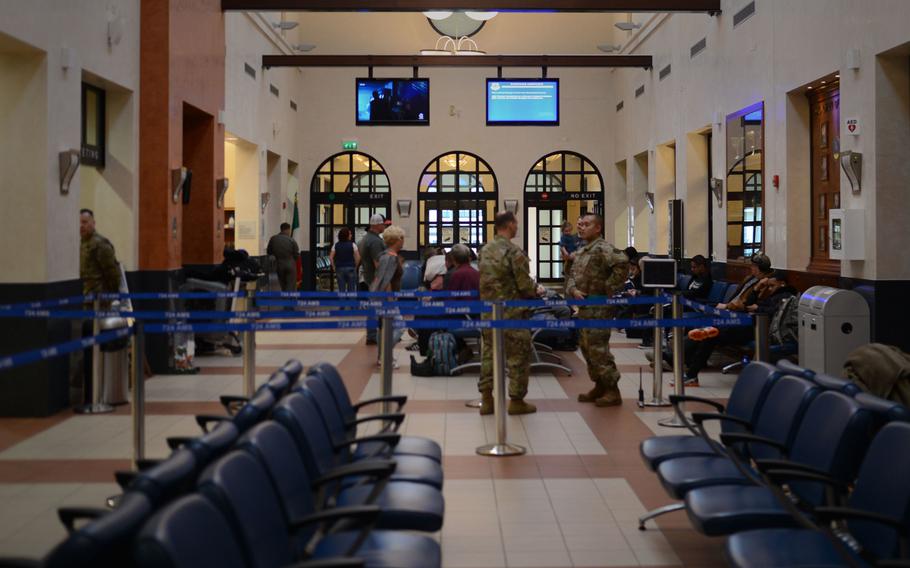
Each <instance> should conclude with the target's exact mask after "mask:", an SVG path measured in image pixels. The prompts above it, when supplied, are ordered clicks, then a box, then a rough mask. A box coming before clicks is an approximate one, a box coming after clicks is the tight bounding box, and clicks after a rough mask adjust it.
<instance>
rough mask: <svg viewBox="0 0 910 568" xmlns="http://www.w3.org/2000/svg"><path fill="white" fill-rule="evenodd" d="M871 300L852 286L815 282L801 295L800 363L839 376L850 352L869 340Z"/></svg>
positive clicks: (816, 370)
mask: <svg viewBox="0 0 910 568" xmlns="http://www.w3.org/2000/svg"><path fill="white" fill-rule="evenodd" d="M869 330H870V323H869V304H867V303H866V300H865V299H864V298H863V297H862V296H861V295H859V294H857V293H856V292H854V291H852V290H841V289H839V288H830V287H828V286H813V287H812V288H809V289H808V290H806V292H805V293H804V294H803V295H802V297H800V299H799V364H800V366H802V367H805V368H807V369H812V370H813V371H815V372H817V373H826V374H829V375H835V376H840V375H841V370H842V369H843V367H844V361H846V360H847V356H848V355H850V353H851V352H852V351H853V350H854V349H856V348H857V347H860V346H863V345H866V344H867V343H869V336H870V331H869Z"/></svg>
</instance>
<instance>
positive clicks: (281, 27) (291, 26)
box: [272, 20, 300, 31]
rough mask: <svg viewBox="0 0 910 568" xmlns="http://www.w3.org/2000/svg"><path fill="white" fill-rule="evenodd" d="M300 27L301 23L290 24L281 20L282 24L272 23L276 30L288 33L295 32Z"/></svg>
mask: <svg viewBox="0 0 910 568" xmlns="http://www.w3.org/2000/svg"><path fill="white" fill-rule="evenodd" d="M299 25H300V22H289V21H287V20H281V21H280V22H272V27H273V28H275V29H276V30H281V31H287V30H293V29H294V28H296V27H297V26H299Z"/></svg>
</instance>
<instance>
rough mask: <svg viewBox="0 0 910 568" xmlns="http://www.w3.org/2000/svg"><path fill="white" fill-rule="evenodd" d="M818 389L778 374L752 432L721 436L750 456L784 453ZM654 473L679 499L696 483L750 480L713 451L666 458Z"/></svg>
mask: <svg viewBox="0 0 910 568" xmlns="http://www.w3.org/2000/svg"><path fill="white" fill-rule="evenodd" d="M819 390H820V389H819V388H818V387H817V386H815V385H813V384H812V383H810V382H808V381H805V380H803V379H798V378H796V377H781V378H780V379H778V381H777V382H776V383H774V386H773V387H772V388H771V391H770V392H769V393H768V398H767V399H766V400H765V404H763V405H762V409H761V412H760V414H759V417H758V420H757V421H756V423H755V429H754V431H753V433H752V434H739V433H731V434H723V435H722V437H721V440H722V441H723V442H724V443H725V444H726V445H728V446H729V445H732V444H733V443H744V446H741V447H739V449H738V451H739V452H741V453H742V454H743V455H745V456H746V457H747V458H750V459H775V458H780V457H783V456H785V455H786V452H787V449H788V448H789V447H790V445H791V443H792V441H793V438H794V437H795V435H796V432H797V428H798V426H799V424H800V422H801V421H802V420H803V415H804V414H805V413H806V410H807V409H808V407H809V404H810V403H811V402H812V400H813V399H814V398H815V397H816V395H818V392H819ZM692 419H693V420H694V421H695V422H696V423H697V422H699V421H700V420H701V419H702V418H701V415H700V414H699V413H695V414H693V415H692ZM750 442H754V443H750ZM657 474H658V478H659V479H660V481H661V483H662V484H663V486H664V489H666V491H667V493H668V494H669V495H670V496H671V497H673V498H675V499H682V498H684V497H685V495H686V493H688V492H689V491H691V490H693V489H697V488H699V487H709V486H712V485H727V484H732V485H750V484H751V483H752V481H751V480H750V479H749V478H748V477H747V476H746V475H745V474H744V473H743V472H742V471H740V469H739V468H738V467H737V466H736V464H735V463H734V462H733V460H732V459H730V458H729V457H723V456H716V455H715V456H708V457H684V458H678V459H672V460H666V461H664V462H663V463H662V464H660V465H659V466H658V467H657Z"/></svg>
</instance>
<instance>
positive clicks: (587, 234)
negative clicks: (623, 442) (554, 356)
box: [566, 213, 629, 406]
mask: <svg viewBox="0 0 910 568" xmlns="http://www.w3.org/2000/svg"><path fill="white" fill-rule="evenodd" d="M602 233H603V218H602V217H601V216H600V215H596V214H593V213H589V214H588V215H585V217H584V218H583V219H582V221H581V223H580V230H579V235H580V236H581V238H582V239H584V241H585V245H584V246H583V247H581V248H580V249H578V251H577V252H576V253H575V262H574V263H573V265H572V271H571V273H570V274H569V277H568V279H567V281H566V291H567V292H568V295H569V297H570V298H574V299H577V300H584V299H586V298H587V299H595V298H609V297H611V296H613V295H614V294H616V293H617V292H618V291H619V290H621V289H622V287H623V283H624V282H625V281H626V278H628V276H629V259H628V258H627V257H626V255H625V254H624V253H623V252H622V251H621V250H619V249H616V248H613V245H611V244H608V243H607V241H605V240H604V239H603V236H602ZM614 311H615V310H614V308H613V307H611V306H603V307H601V306H596V307H592V306H583V307H582V308H581V309H579V310H578V317H579V319H590V320H605V319H612V318H613V316H614ZM580 331H581V333H580V334H579V335H580V338H579V339H580V340H579V344H580V347H581V353H582V355H583V356H584V358H585V362H586V363H587V365H588V376H589V377H590V379H591V380H592V381H593V382H594V388H592V389H591V390H590V391H588V392H587V393H583V394H580V395H578V401H579V402H593V403H594V404H596V405H597V406H616V405H620V404H622V395H621V394H620V392H619V387H617V383H618V382H619V379H620V375H619V369H617V368H616V361H615V360H614V358H613V354H612V353H610V329H595V328H586V329H582V330H580Z"/></svg>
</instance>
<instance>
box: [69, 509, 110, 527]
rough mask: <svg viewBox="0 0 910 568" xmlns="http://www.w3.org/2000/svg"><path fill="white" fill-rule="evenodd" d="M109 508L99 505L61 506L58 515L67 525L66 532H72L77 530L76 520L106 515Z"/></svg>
mask: <svg viewBox="0 0 910 568" xmlns="http://www.w3.org/2000/svg"><path fill="white" fill-rule="evenodd" d="M108 512H109V511H108V510H107V509H99V508H97V507H60V508H59V509H57V517H59V518H60V522H61V523H62V524H63V526H64V527H66V532H67V533H69V534H72V533H73V531H75V530H76V528H75V527H76V521H78V520H84V519H97V518H100V517H103V516H104V515H106V514H107V513H108Z"/></svg>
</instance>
